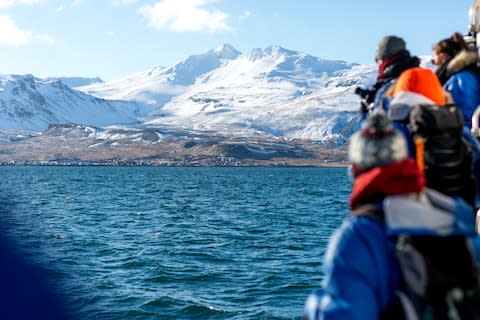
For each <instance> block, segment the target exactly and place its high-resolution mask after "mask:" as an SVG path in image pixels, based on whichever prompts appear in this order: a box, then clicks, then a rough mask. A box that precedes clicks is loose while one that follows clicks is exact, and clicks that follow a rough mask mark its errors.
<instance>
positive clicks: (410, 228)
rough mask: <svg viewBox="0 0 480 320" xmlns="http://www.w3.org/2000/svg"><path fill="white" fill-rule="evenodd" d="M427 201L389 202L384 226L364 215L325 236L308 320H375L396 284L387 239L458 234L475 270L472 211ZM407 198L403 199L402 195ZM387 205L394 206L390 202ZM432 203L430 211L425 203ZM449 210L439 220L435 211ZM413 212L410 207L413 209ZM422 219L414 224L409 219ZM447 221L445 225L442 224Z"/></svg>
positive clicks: (455, 203) (455, 202)
mask: <svg viewBox="0 0 480 320" xmlns="http://www.w3.org/2000/svg"><path fill="white" fill-rule="evenodd" d="M428 192H429V194H430V198H429V199H430V200H429V201H430V202H429V201H427V202H426V203H427V206H425V207H422V208H423V209H419V208H418V207H417V206H415V205H414V206H413V207H412V206H411V204H412V203H413V204H415V203H416V201H413V202H410V203H409V202H408V200H407V202H405V201H400V202H398V201H397V200H392V203H390V204H388V205H387V207H388V208H390V209H389V212H386V213H385V214H386V215H388V218H386V220H388V221H389V225H388V227H387V225H386V224H385V223H384V222H383V221H385V220H380V219H377V218H373V217H369V216H353V217H350V218H348V219H347V220H345V221H344V223H343V224H342V225H341V226H340V227H339V229H338V230H337V231H336V232H335V233H334V234H333V236H332V237H331V239H330V241H329V244H328V248H327V252H326V255H325V260H324V265H323V268H324V280H323V286H322V287H323V289H322V290H319V291H317V292H316V293H314V294H312V295H310V297H309V298H308V299H307V302H306V305H305V316H306V318H307V319H308V320H330V319H331V320H337V319H342V320H360V319H362V320H363V319H369V320H375V319H379V317H380V314H381V312H382V311H383V310H385V309H386V307H387V306H389V304H390V303H392V302H393V301H394V298H395V294H396V291H397V289H399V286H400V283H401V281H402V280H401V274H400V270H399V267H398V264H397V262H396V260H395V251H394V250H395V249H394V245H393V242H392V240H391V238H390V237H389V236H392V237H395V236H398V235H400V234H417V235H430V236H446V235H463V236H466V237H468V239H469V242H470V247H471V249H472V251H473V257H474V263H475V265H476V266H477V267H479V261H480V238H479V236H478V235H477V234H476V231H475V225H474V222H473V220H474V218H473V214H472V209H471V207H469V206H468V205H467V204H466V203H465V202H464V201H463V200H461V199H459V198H455V199H454V198H450V197H446V196H445V195H442V194H440V193H438V192H435V191H431V190H430V191H428ZM406 197H407V199H408V195H407V196H406ZM393 202H396V204H394V203H393ZM432 203H433V204H434V208H437V209H434V210H430V209H431V208H432V207H431V206H430V207H429V205H430V204H432ZM442 206H443V209H442V210H447V211H449V212H450V214H449V215H452V216H453V217H454V219H453V220H445V215H444V214H442V213H440V214H439V211H438V208H440V207H442ZM415 208H416V209H415ZM418 210H421V213H422V214H423V215H424V218H423V219H420V220H419V221H418V225H412V224H411V221H412V219H415V218H416V217H418V214H419V212H418ZM446 221H447V222H446Z"/></svg>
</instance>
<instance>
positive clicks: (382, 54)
mask: <svg viewBox="0 0 480 320" xmlns="http://www.w3.org/2000/svg"><path fill="white" fill-rule="evenodd" d="M405 47H406V45H405V41H404V40H403V39H402V38H399V37H396V36H385V37H383V38H382V40H380V42H379V43H378V47H377V52H376V53H375V60H385V59H388V58H390V57H391V56H394V55H396V54H398V53H399V52H400V51H402V50H405Z"/></svg>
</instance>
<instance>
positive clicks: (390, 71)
mask: <svg viewBox="0 0 480 320" xmlns="http://www.w3.org/2000/svg"><path fill="white" fill-rule="evenodd" d="M375 62H376V63H377V65H378V74H377V80H376V82H375V84H374V85H373V86H372V87H370V88H368V89H364V88H361V87H358V88H357V89H356V90H355V93H356V94H358V95H359V96H360V97H362V98H363V101H362V104H361V111H362V113H363V114H364V115H366V113H367V112H368V111H369V110H370V109H374V110H378V109H383V110H385V111H386V110H387V109H388V102H389V98H388V91H389V89H390V88H391V87H392V85H393V84H394V83H395V80H396V79H397V78H398V77H399V76H400V74H401V73H402V72H403V71H405V70H407V69H410V68H413V67H418V66H419V65H420V59H419V58H418V57H415V56H413V57H412V56H411V55H410V52H409V51H408V50H407V49H406V44H405V40H403V39H402V38H400V37H397V36H394V35H390V36H385V37H383V38H382V39H381V40H380V42H379V43H378V47H377V51H376V53H375Z"/></svg>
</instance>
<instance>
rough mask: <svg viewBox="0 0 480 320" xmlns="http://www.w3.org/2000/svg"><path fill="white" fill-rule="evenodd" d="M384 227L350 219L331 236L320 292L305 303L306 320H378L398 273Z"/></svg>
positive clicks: (377, 222)
mask: <svg viewBox="0 0 480 320" xmlns="http://www.w3.org/2000/svg"><path fill="white" fill-rule="evenodd" d="M385 229H386V227H385V224H384V223H382V222H381V221H380V220H376V219H374V218H370V217H363V216H361V217H351V218H349V219H347V220H346V221H344V223H343V224H342V225H341V227H340V228H339V229H338V230H337V231H336V232H335V233H334V235H333V236H332V238H331V240H330V242H329V244H328V248H327V252H326V255H325V261H324V272H325V278H324V281H323V290H321V291H318V292H317V293H316V294H315V295H312V296H311V297H310V298H309V300H308V301H307V305H306V313H307V314H308V313H313V314H315V313H316V316H315V315H313V314H312V315H310V316H309V317H308V319H324V320H328V319H345V320H348V319H352V320H356V319H358V320H360V319H378V318H379V312H380V310H382V309H385V308H386V307H387V306H388V305H389V303H390V302H391V301H392V300H393V298H394V294H395V291H396V289H397V288H398V285H399V277H400V273H399V270H398V267H397V264H396V262H395V257H394V251H393V250H394V248H393V244H392V242H391V241H390V240H389V239H388V237H387V233H386V230H385Z"/></svg>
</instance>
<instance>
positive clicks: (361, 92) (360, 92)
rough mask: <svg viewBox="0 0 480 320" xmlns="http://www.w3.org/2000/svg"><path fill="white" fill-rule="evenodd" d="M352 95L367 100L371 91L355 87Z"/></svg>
mask: <svg viewBox="0 0 480 320" xmlns="http://www.w3.org/2000/svg"><path fill="white" fill-rule="evenodd" d="M354 93H355V94H356V95H358V96H360V98H362V99H365V100H368V98H369V97H370V94H371V91H370V90H369V89H364V88H362V87H356V88H355V91H354Z"/></svg>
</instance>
